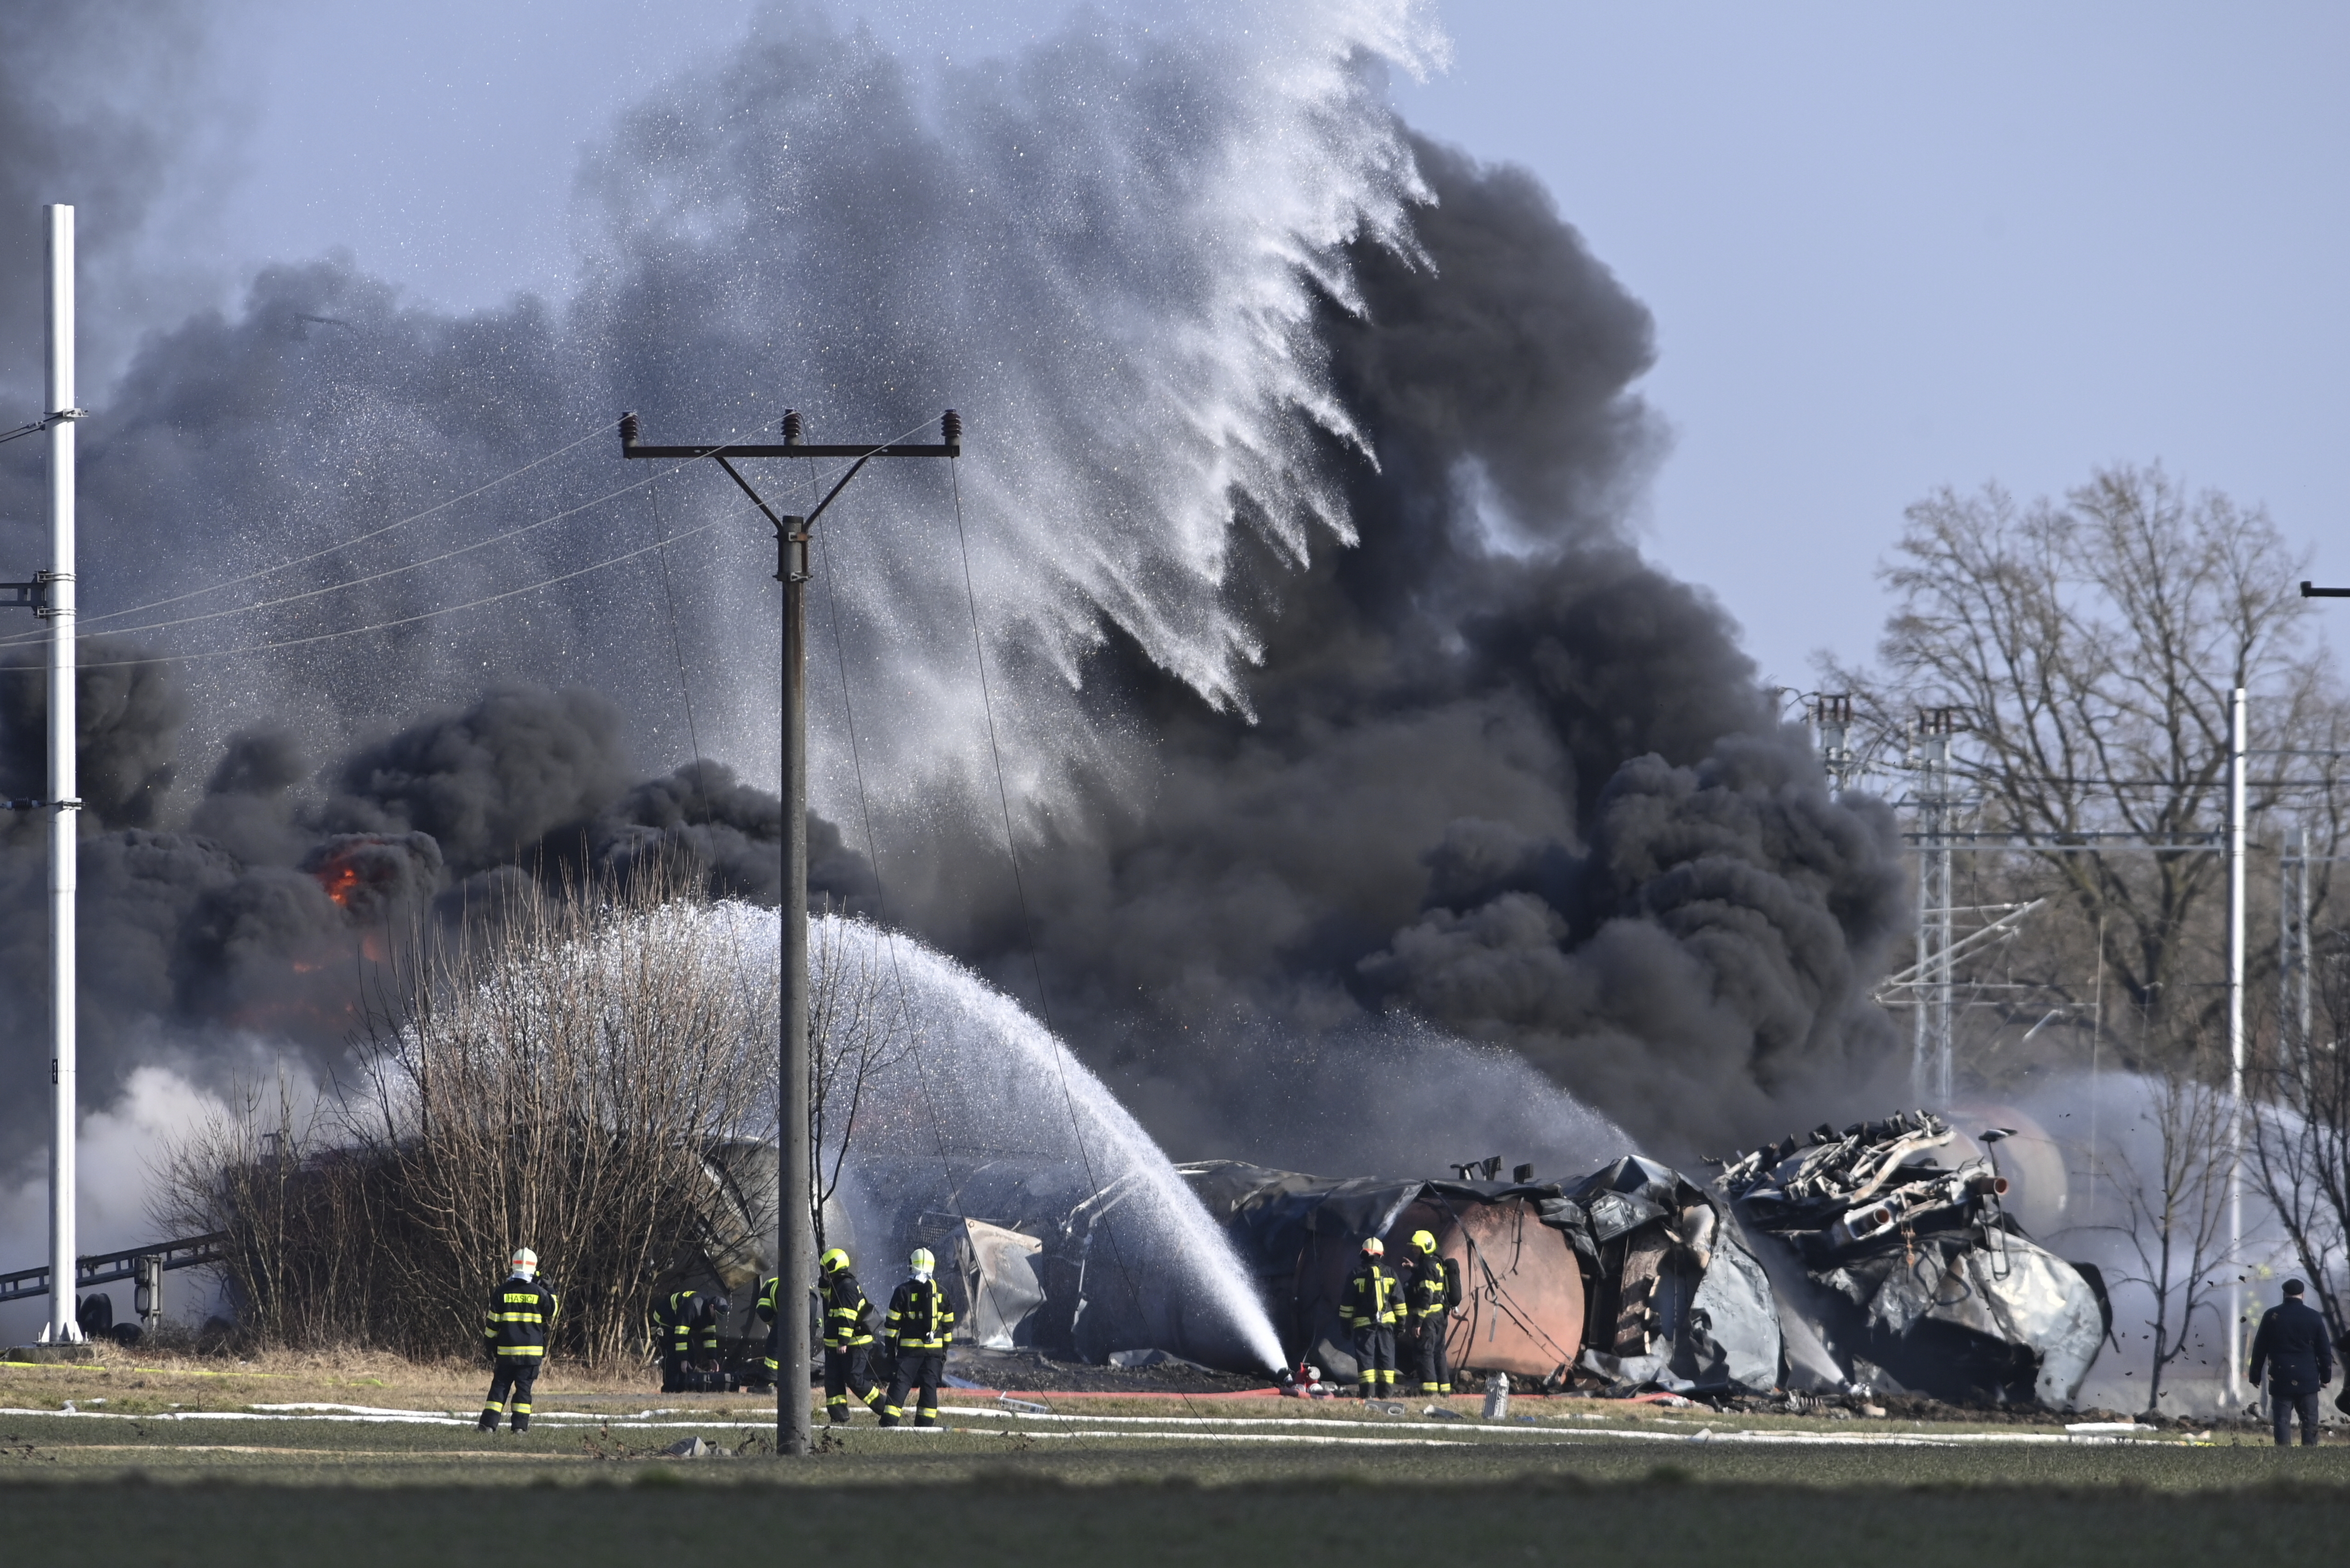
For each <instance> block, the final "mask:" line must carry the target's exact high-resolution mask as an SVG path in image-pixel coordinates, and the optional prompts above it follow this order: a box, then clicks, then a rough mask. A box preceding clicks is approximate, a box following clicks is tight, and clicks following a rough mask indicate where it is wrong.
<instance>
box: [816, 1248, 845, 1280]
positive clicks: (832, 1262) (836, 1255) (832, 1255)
mask: <svg viewBox="0 0 2350 1568" xmlns="http://www.w3.org/2000/svg"><path fill="white" fill-rule="evenodd" d="M816 1267H818V1268H820V1269H822V1270H823V1271H824V1272H826V1273H827V1274H837V1273H838V1272H840V1271H841V1270H843V1269H845V1268H847V1267H848V1254H847V1252H845V1251H842V1250H841V1249H839V1248H838V1247H833V1248H830V1249H828V1250H827V1251H826V1252H825V1254H824V1256H823V1257H821V1258H818V1259H817V1260H816Z"/></svg>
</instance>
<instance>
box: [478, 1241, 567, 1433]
mask: <svg viewBox="0 0 2350 1568" xmlns="http://www.w3.org/2000/svg"><path fill="white" fill-rule="evenodd" d="M554 1324H555V1293H554V1292H553V1291H551V1290H548V1289H547V1288H546V1284H545V1283H544V1282H541V1281H539V1280H536V1279H534V1278H532V1277H531V1276H530V1275H528V1274H524V1273H520V1272H516V1273H514V1274H511V1275H509V1276H507V1279H506V1282H505V1283H504V1284H502V1285H500V1286H499V1287H498V1288H497V1290H496V1292H495V1293H494V1294H493V1295H492V1296H491V1297H490V1311H489V1315H488V1317H487V1318H486V1319H485V1320H484V1322H483V1324H482V1339H483V1343H484V1345H485V1346H486V1347H487V1348H488V1350H489V1353H490V1354H491V1355H493V1356H494V1357H496V1358H497V1371H496V1372H495V1373H494V1375H493V1376H491V1378H490V1397H489V1398H488V1400H487V1401H486V1402H484V1405H483V1406H482V1419H481V1422H480V1429H481V1430H482V1431H484V1432H494V1431H496V1430H497V1428H498V1417H500V1416H503V1415H504V1414H505V1413H506V1412H507V1411H508V1410H509V1409H511V1410H512V1411H513V1412H514V1429H515V1431H517V1432H527V1431H529V1430H530V1389H531V1385H532V1384H534V1383H536V1382H537V1381H538V1369H539V1368H540V1367H541V1366H545V1365H546V1333H547V1330H548V1329H549V1328H551V1327H553V1326H554ZM509 1399H511V1401H512V1403H511V1404H509V1403H508V1401H509Z"/></svg>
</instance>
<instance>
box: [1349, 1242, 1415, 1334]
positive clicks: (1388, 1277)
mask: <svg viewBox="0 0 2350 1568" xmlns="http://www.w3.org/2000/svg"><path fill="white" fill-rule="evenodd" d="M1400 1294H1401V1293H1400V1292H1399V1291H1398V1290H1397V1289H1396V1277H1395V1276H1394V1275H1393V1274H1391V1273H1389V1272H1388V1271H1387V1266H1386V1265H1385V1264H1383V1263H1381V1262H1378V1260H1377V1259H1375V1258H1366V1259H1364V1260H1363V1266H1362V1267H1361V1268H1359V1269H1357V1270H1356V1271H1355V1272H1354V1274H1353V1275H1352V1276H1351V1277H1350V1278H1349V1279H1348V1280H1347V1293H1346V1295H1345V1297H1344V1298H1343V1299H1342V1300H1341V1301H1340V1302H1339V1303H1338V1321H1339V1322H1341V1323H1343V1324H1346V1325H1347V1327H1348V1328H1370V1327H1380V1328H1384V1327H1386V1326H1388V1324H1393V1323H1394V1322H1395V1321H1396V1319H1397V1318H1399V1317H1400V1316H1402V1315H1403V1303H1402V1302H1401V1301H1400V1300H1399V1299H1398V1298H1399V1295H1400Z"/></svg>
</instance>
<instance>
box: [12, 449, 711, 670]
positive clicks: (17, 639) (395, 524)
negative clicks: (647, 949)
mask: <svg viewBox="0 0 2350 1568" xmlns="http://www.w3.org/2000/svg"><path fill="white" fill-rule="evenodd" d="M46 428H47V426H46V425H45V424H42V425H34V426H29V427H27V429H28V430H41V429H46ZM609 432H610V427H609V426H608V425H606V424H602V423H599V424H598V425H597V426H596V428H595V429H593V430H591V431H588V432H587V434H585V435H582V436H580V437H578V438H577V440H574V441H567V442H565V443H564V444H563V445H561V446H559V447H556V448H555V449H554V450H553V451H551V452H544V453H542V454H540V455H539V456H537V457H535V458H533V459H531V460H530V461H529V462H526V463H524V464H523V465H522V466H520V467H519V468H515V469H510V470H508V471H507V472H504V473H502V474H500V475H498V476H497V477H496V478H495V479H491V480H485V481H484V482H483V483H480V484H477V485H475V486H474V487H473V489H471V490H468V491H466V492H465V493H463V494H462V495H452V496H451V497H450V498H449V499H448V500H446V501H442V502H440V503H437V504H434V505H432V506H428V507H426V508H425V509H424V510H423V511H421V512H414V513H411V514H408V515H407V516H405V517H396V518H394V519H393V520H392V521H390V522H389V523H386V524H382V525H380V526H379V527H375V528H371V529H369V530H368V531H367V532H366V533H364V534H356V535H352V536H351V537H349V538H348V539H344V540H341V541H339V542H338V543H336V544H333V545H327V546H325V547H324V548H322V549H317V550H313V551H312V552H310V553H309V554H308V555H307V556H295V557H293V558H291V559H289V560H285V561H280V562H278V563H277V564H276V566H264V567H262V568H261V569H260V570H258V571H254V572H248V573H246V574H245V575H244V576H241V577H231V578H227V579H225V580H224V581H222V582H218V583H213V584H210V585H208V586H206V587H197V588H191V589H189V590H187V591H186V592H184V593H179V594H173V595H172V596H171V597H167V598H160V599H150V600H148V601H146V602H145V603H144V604H137V605H132V606H130V607H127V608H124V609H119V610H109V612H107V613H106V614H104V615H99V616H82V617H80V618H78V623H77V624H78V627H80V628H88V627H91V626H96V625H99V624H102V623H104V622H107V621H114V620H120V619H121V618H123V617H125V616H132V615H139V614H141V613H143V612H145V611H147V610H151V609H161V608H162V607H165V606H167V605H175V604H181V603H183V602H185V601H186V600H189V599H192V598H201V597H203V596H204V595H206V594H211V593H219V592H223V591H224V590H226V589H229V588H234V587H242V586H244V584H246V583H251V582H257V581H259V580H260V579H261V578H263V577H266V576H274V575H275V574H276V573H278V572H282V571H286V570H288V569H290V568H292V567H295V566H306V565H307V564H308V563H310V562H312V561H316V560H319V559H321V558H322V557H325V556H332V555H335V554H337V553H338V552H340V551H343V550H348V549H349V548H351V547H352V546H353V545H363V544H365V543H367V542H368V541H369V540H370V539H375V538H380V537H381V536H382V535H386V534H389V533H390V532H392V531H393V530H395V529H398V528H403V527H406V526H407V525H408V524H411V523H419V522H422V521H423V520H424V519H426V518H428V517H432V516H436V515H438V514H441V513H442V512H446V511H447V510H449V509H450V508H451V507H452V506H456V505H459V504H463V503H464V502H466V501H470V500H472V499H473V497H475V496H477V495H481V494H484V493H487V492H489V491H492V490H494V489H496V488H497V487H498V486H499V485H501V484H504V483H506V482H507V481H508V480H511V479H515V478H519V477H520V476H521V475H523V474H525V473H527V472H530V471H531V470H532V469H535V468H538V467H541V466H543V465H545V464H546V463H549V462H554V461H555V460H556V458H558V457H561V456H563V455H564V454H565V453H566V452H571V451H573V450H575V449H577V448H578V447H580V446H584V445H586V444H587V442H589V441H596V440H598V439H599V438H601V437H603V436H605V435H608V433H609ZM718 450H720V451H723V450H724V449H723V448H721V449H718ZM681 466H682V465H681ZM664 472H670V473H673V472H677V470H676V469H674V468H672V469H669V470H665V471H664ZM661 477H662V475H661V474H660V473H656V474H654V475H652V476H651V478H650V479H647V480H645V481H643V482H642V483H648V484H650V483H653V482H654V481H655V480H658V479H660V478H661ZM633 488H635V487H634V486H633V485H630V486H624V487H623V488H622V489H620V490H617V491H613V492H611V493H608V494H607V495H603V496H599V497H598V498H597V500H596V501H590V502H587V503H586V505H588V506H593V505H595V504H598V502H601V501H607V500H610V499H611V498H612V497H613V496H615V495H622V494H626V493H628V491H629V490H630V489H633ZM577 510H578V509H577V508H574V509H573V511H574V512H576V511H577ZM571 514H572V512H565V513H558V514H556V515H555V516H553V517H548V518H542V519H540V520H539V522H538V523H536V524H527V525H525V527H524V528H522V529H517V530H514V531H513V532H509V533H507V534H503V535H496V536H495V537H493V538H489V539H484V540H481V541H479V542H478V543H477V544H475V545H470V546H467V548H473V549H477V548H480V547H481V546H482V545H494V544H496V543H498V542H499V541H500V540H502V539H507V538H512V537H513V536H514V534H515V533H526V532H528V531H529V529H530V528H532V527H538V526H543V525H544V524H547V523H551V522H559V521H561V520H562V519H563V518H564V517H566V516H569V515H571ZM452 553H453V554H459V555H462V554H463V553H464V552H463V550H460V551H456V552H452ZM447 558H448V556H435V557H433V558H432V560H427V561H420V562H416V563H413V565H414V566H431V565H433V564H434V562H435V561H440V560H446V559H447ZM408 569H410V568H408V567H400V568H396V570H408ZM379 575H381V574H379ZM374 580H375V578H374V577H372V576H370V577H359V578H352V579H348V580H347V581H345V582H341V583H336V584H330V585H328V587H323V588H317V589H313V590H311V592H312V593H313V594H319V593H331V592H333V591H334V590H335V589H336V588H338V587H358V586H359V585H360V584H363V583H368V582H372V581H374ZM298 597H307V596H304V595H293V596H288V597H286V598H279V599H269V600H265V601H262V602H261V603H258V604H252V605H242V606H237V607H234V608H232V609H229V610H223V611H218V612H215V613H216V614H219V615H234V614H238V613H241V612H242V611H244V610H247V609H266V608H269V607H272V606H275V605H279V604H285V603H289V602H291V600H292V599H293V598H298ZM204 618H205V617H189V618H186V619H185V620H171V621H155V622H150V623H147V624H144V625H140V626H132V627H118V628H114V629H113V631H112V632H111V633H110V635H113V636H119V637H127V636H130V634H131V633H134V632H140V631H153V630H157V629H159V628H162V627H167V626H179V625H184V624H186V621H187V620H197V619H204ZM45 637H46V634H45V633H18V634H16V635H14V636H10V637H0V647H6V646H8V645H10V644H12V643H28V642H34V641H37V640H41V639H43V638H45Z"/></svg>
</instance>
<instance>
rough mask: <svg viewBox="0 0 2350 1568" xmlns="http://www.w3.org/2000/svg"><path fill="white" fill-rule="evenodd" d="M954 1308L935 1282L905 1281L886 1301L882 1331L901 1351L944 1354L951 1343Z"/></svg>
mask: <svg viewBox="0 0 2350 1568" xmlns="http://www.w3.org/2000/svg"><path fill="white" fill-rule="evenodd" d="M954 1320H955V1314H954V1306H953V1304H952V1303H950V1302H949V1301H948V1300H947V1293H946V1292H944V1291H942V1290H941V1289H939V1282H938V1281H936V1280H908V1281H907V1282H905V1283H904V1284H902V1285H899V1287H898V1288H897V1290H896V1291H895V1292H894V1293H892V1294H891V1295H890V1297H889V1326H888V1328H887V1330H886V1333H887V1334H888V1335H889V1340H890V1343H892V1344H893V1345H897V1346H898V1347H899V1349H901V1350H944V1349H945V1348H946V1347H947V1345H949V1344H950V1343H951V1342H952V1340H953V1339H954Z"/></svg>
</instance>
